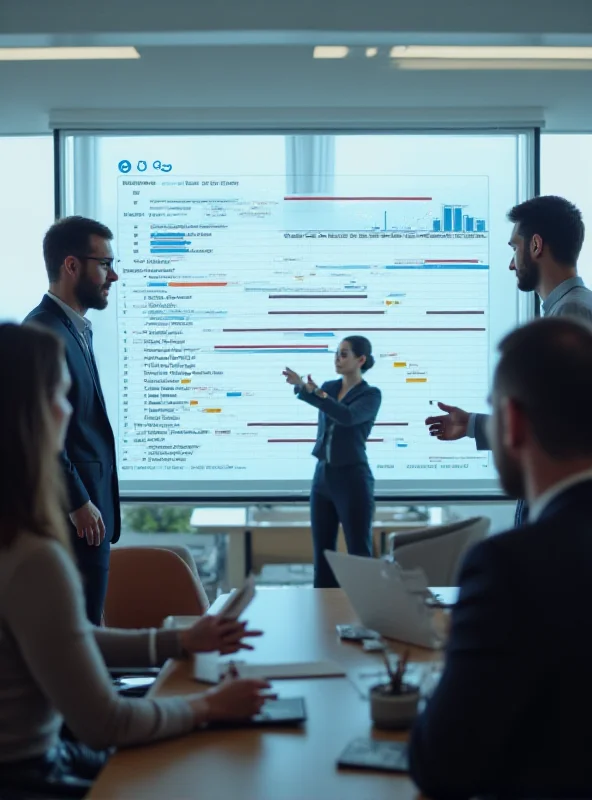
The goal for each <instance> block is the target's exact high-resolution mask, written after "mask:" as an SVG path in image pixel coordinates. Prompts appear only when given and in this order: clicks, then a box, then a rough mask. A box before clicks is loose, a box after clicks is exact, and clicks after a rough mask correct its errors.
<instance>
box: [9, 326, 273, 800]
mask: <svg viewBox="0 0 592 800" xmlns="http://www.w3.org/2000/svg"><path fill="white" fill-rule="evenodd" d="M0 370H1V373H2V391H0V453H1V454H2V460H1V468H0V469H1V475H2V481H1V485H2V499H1V501H0V785H1V786H7V785H15V786H18V787H23V788H31V789H33V788H35V787H39V786H45V785H49V786H51V785H54V784H55V782H56V781H58V782H59V781H60V780H61V779H62V778H63V779H64V780H70V779H73V780H76V779H92V778H94V777H95V776H96V774H97V773H98V771H99V770H100V768H101V767H102V765H103V764H104V763H105V760H106V758H107V755H108V748H111V747H116V746H123V745H132V744H140V743H143V742H150V741H155V740H157V739H162V738H165V737H171V736H179V735H181V734H184V733H187V732H188V731H190V730H192V729H193V728H196V727H200V726H202V725H204V724H207V723H208V722H210V721H218V720H226V719H234V718H245V717H250V716H252V715H253V714H255V713H256V712H258V711H259V709H260V708H261V706H262V704H263V702H264V700H265V695H264V694H263V693H262V692H263V690H265V689H267V688H268V684H267V683H265V682H263V681H252V680H230V679H229V680H227V681H225V682H223V683H222V684H220V685H219V686H217V687H215V688H213V689H211V690H209V691H207V692H204V693H202V694H192V695H188V696H185V697H170V698H166V699H159V700H149V699H144V698H142V699H140V698H137V699H136V698H124V697H121V696H120V695H118V694H117V692H116V691H115V689H114V688H113V685H112V682H111V679H110V676H109V672H108V669H107V666H106V664H110V665H112V666H123V665H125V666H126V667H127V666H130V667H131V666H147V665H148V664H149V663H150V654H151V653H156V656H157V661H158V663H159V664H162V663H164V661H165V660H166V659H168V658H173V657H181V656H183V655H185V654H190V653H193V652H197V651H220V652H223V653H233V652H236V651H237V650H239V649H240V648H244V647H247V648H248V647H249V645H248V644H246V643H245V642H244V641H243V639H244V637H245V636H252V635H257V634H258V632H257V631H248V630H246V626H245V624H244V623H237V622H231V621H228V620H224V619H223V618H221V617H219V616H211V615H205V616H204V617H201V618H200V620H199V621H198V622H197V623H196V624H195V625H193V627H192V628H189V629H186V630H183V631H176V630H160V631H157V632H154V631H122V630H110V629H107V628H94V627H92V626H91V625H90V623H89V622H88V621H87V618H86V613H85V605H84V596H83V591H82V586H81V581H80V578H79V575H78V572H77V570H76V567H75V564H74V561H73V559H72V556H71V553H70V546H69V543H68V537H67V531H66V523H65V518H66V515H65V511H64V508H65V505H64V504H63V499H64V490H63V486H62V483H61V470H60V469H59V466H58V454H59V452H60V450H61V448H62V446H63V442H64V436H65V432H66V428H67V425H68V420H69V417H70V414H71V407H70V404H69V402H68V399H67V395H68V389H69V385H70V377H69V374H68V369H67V366H66V362H65V358H64V351H63V345H62V343H61V342H60V340H59V339H58V338H57V336H55V335H54V334H52V333H51V332H50V331H48V330H46V329H42V328H37V327H35V326H34V325H24V326H18V325H13V324H3V325H0ZM63 723H65V725H66V726H67V729H68V730H69V731H70V732H71V734H72V737H68V738H67V739H62V738H61V736H60V732H61V729H62V724H63ZM91 748H92V749H91Z"/></svg>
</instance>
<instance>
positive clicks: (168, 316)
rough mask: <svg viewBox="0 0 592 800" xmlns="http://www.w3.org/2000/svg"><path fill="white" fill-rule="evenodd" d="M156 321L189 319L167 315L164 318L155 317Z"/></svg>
mask: <svg viewBox="0 0 592 800" xmlns="http://www.w3.org/2000/svg"><path fill="white" fill-rule="evenodd" d="M156 319H157V320H158V321H160V320H161V319H189V317H178V316H172V315H167V316H166V317H161V316H157V317H156Z"/></svg>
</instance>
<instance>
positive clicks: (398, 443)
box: [397, 442, 407, 447]
mask: <svg viewBox="0 0 592 800" xmlns="http://www.w3.org/2000/svg"><path fill="white" fill-rule="evenodd" d="M397 447H407V445H406V444H402V443H401V442H397Z"/></svg>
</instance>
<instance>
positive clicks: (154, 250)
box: [150, 247, 189, 254]
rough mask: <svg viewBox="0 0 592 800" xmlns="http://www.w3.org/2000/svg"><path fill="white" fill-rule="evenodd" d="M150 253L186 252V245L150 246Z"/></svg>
mask: <svg viewBox="0 0 592 800" xmlns="http://www.w3.org/2000/svg"><path fill="white" fill-rule="evenodd" d="M150 252H151V253H155V254H158V253H188V252H189V250H188V248H187V247H151V248H150Z"/></svg>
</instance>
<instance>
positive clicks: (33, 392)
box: [0, 323, 68, 547]
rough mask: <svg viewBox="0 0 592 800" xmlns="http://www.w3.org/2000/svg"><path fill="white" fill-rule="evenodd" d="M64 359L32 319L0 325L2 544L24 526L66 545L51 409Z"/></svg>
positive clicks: (55, 341) (49, 333)
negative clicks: (16, 323)
mask: <svg viewBox="0 0 592 800" xmlns="http://www.w3.org/2000/svg"><path fill="white" fill-rule="evenodd" d="M63 359H64V345H63V343H62V341H61V340H60V339H59V338H58V336H57V335H56V334H54V333H53V332H52V331H50V330H47V329H46V328H41V327H38V326H36V325H34V324H33V323H27V324H25V325H15V324H13V323H4V324H0V364H2V378H3V383H2V391H1V392H0V453H2V462H3V465H4V466H3V469H2V476H3V477H2V502H1V503H0V547H7V546H9V545H10V544H11V543H12V542H13V540H14V539H15V538H16V537H17V536H18V534H19V533H21V532H23V531H28V532H29V533H34V534H37V535H38V536H48V537H51V538H53V539H58V540H59V541H61V542H62V543H63V544H64V545H65V546H66V547H68V544H67V541H68V539H67V532H66V527H65V519H66V515H65V504H64V502H63V501H64V486H63V478H62V472H61V470H60V469H59V468H58V463H57V457H56V453H55V451H54V448H55V443H54V440H53V435H52V429H53V427H54V424H55V423H54V421H53V419H52V412H51V403H52V400H53V398H54V394H55V391H56V388H57V387H58V385H59V383H60V380H61V377H62V363H63Z"/></svg>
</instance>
